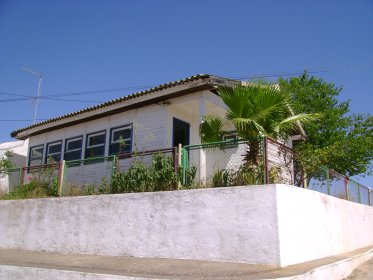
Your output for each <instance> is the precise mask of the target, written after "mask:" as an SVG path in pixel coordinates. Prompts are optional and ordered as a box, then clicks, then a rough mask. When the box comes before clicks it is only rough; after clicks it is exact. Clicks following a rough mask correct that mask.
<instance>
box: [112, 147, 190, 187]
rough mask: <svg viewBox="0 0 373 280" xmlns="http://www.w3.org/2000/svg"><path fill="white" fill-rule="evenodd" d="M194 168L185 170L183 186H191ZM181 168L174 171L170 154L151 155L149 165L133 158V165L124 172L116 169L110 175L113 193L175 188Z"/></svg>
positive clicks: (179, 179) (179, 178) (180, 176)
mask: <svg viewBox="0 0 373 280" xmlns="http://www.w3.org/2000/svg"><path fill="white" fill-rule="evenodd" d="M195 174H196V168H195V167H193V168H190V169H189V170H187V174H186V175H187V176H186V184H185V187H186V188H189V187H191V185H192V183H193V180H194V177H195ZM181 178H182V172H181V170H180V171H179V172H178V173H176V172H175V170H174V163H173V158H172V156H169V157H167V156H165V155H164V154H162V153H158V154H155V155H153V158H152V162H151V165H150V166H146V165H145V164H144V163H143V162H142V161H141V160H140V159H138V158H135V160H134V163H133V165H132V166H131V167H130V168H129V169H128V170H127V171H124V172H120V171H117V172H115V173H114V174H113V176H112V192H113V193H132V192H153V191H170V190H176V189H177V187H178V182H179V181H181Z"/></svg>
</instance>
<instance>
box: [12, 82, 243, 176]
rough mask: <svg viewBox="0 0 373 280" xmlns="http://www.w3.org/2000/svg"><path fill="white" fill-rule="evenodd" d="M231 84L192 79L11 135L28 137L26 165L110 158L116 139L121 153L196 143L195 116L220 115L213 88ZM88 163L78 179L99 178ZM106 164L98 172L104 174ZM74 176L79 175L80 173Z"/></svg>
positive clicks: (223, 109)
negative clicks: (122, 146)
mask: <svg viewBox="0 0 373 280" xmlns="http://www.w3.org/2000/svg"><path fill="white" fill-rule="evenodd" d="M232 83H239V82H238V81H234V80H229V79H225V78H220V77H216V76H212V75H196V76H192V77H189V78H186V79H183V80H179V81H175V82H171V83H166V84H162V85H159V86H157V87H154V88H151V89H149V90H145V91H141V92H137V93H134V94H130V95H128V96H125V97H121V98H118V99H114V100H110V101H108V102H105V103H102V104H100V105H96V106H93V107H89V108H86V109H83V110H80V111H77V112H73V113H70V114H66V115H64V116H61V117H56V118H52V119H49V120H47V121H43V122H40V123H36V124H33V125H30V126H28V127H25V128H22V129H18V130H16V131H13V132H12V133H11V136H12V137H15V138H17V139H19V140H26V139H29V150H28V154H27V165H29V166H33V165H40V164H45V163H47V162H49V160H50V158H53V159H54V160H55V161H57V162H58V161H61V160H80V159H88V158H91V157H102V156H110V155H114V154H116V153H118V151H119V149H120V144H119V142H118V140H119V138H120V137H122V138H123V139H124V141H125V146H124V149H122V152H131V151H140V152H141V151H146V150H154V149H163V148H171V147H174V146H177V145H178V144H179V143H180V144H182V145H188V144H199V143H201V142H200V136H199V127H200V122H201V117H202V116H204V115H219V116H224V115H225V112H226V107H225V104H224V103H223V102H222V100H221V99H220V97H219V96H218V94H217V92H216V88H217V86H218V85H222V84H232ZM101 164H105V163H101ZM93 165H95V164H92V165H90V167H88V166H87V167H86V168H85V169H86V171H87V173H86V174H85V176H84V177H85V178H88V177H90V178H89V180H91V181H92V177H95V176H96V177H97V180H99V178H101V177H102V175H103V174H98V173H100V172H98V170H99V168H98V167H97V166H96V167H93ZM110 166H111V164H106V167H105V168H104V169H105V170H106V171H105V174H106V175H108V174H107V173H108V172H109V169H110ZM101 169H103V168H102V167H101ZM76 170H77V169H76ZM88 170H89V171H88ZM72 172H73V171H72ZM76 172H77V174H76V176H79V177H83V176H82V173H81V172H82V170H80V171H76ZM78 173H79V174H78ZM70 176H72V174H71V172H70ZM97 180H96V181H97ZM93 181H95V180H93Z"/></svg>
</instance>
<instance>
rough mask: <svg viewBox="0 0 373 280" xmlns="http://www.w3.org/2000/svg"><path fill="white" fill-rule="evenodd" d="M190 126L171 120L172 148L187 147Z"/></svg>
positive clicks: (177, 120) (174, 119)
mask: <svg viewBox="0 0 373 280" xmlns="http://www.w3.org/2000/svg"><path fill="white" fill-rule="evenodd" d="M189 130H190V124H189V123H187V122H184V121H182V120H179V119H176V118H173V134H172V146H173V147H175V146H177V145H179V144H181V145H183V146H185V145H189V134H190V131H189Z"/></svg>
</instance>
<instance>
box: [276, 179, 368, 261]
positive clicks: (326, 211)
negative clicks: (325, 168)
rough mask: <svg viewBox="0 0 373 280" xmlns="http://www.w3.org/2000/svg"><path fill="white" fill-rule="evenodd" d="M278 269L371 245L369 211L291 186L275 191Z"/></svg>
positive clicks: (331, 197) (283, 186) (342, 200)
mask: <svg viewBox="0 0 373 280" xmlns="http://www.w3.org/2000/svg"><path fill="white" fill-rule="evenodd" d="M277 215H278V223H279V238H280V252H281V265H282V266H287V265H290V264H293V263H295V262H306V261H309V260H313V259H319V258H324V257H328V256H331V255H338V254H341V253H345V252H349V251H353V250H355V249H358V248H363V247H367V246H371V245H373V207H370V206H365V205H362V204H358V203H353V202H350V201H347V200H344V199H339V198H336V197H333V196H328V195H325V194H322V193H319V192H316V191H311V190H305V189H302V188H297V187H293V186H285V185H282V186H281V187H279V188H277Z"/></svg>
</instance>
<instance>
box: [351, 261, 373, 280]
mask: <svg viewBox="0 0 373 280" xmlns="http://www.w3.org/2000/svg"><path fill="white" fill-rule="evenodd" d="M345 280H373V259H371V260H370V261H368V262H366V263H365V264H363V265H361V266H359V267H358V268H357V269H356V270H355V271H354V272H353V273H352V274H351V275H350V276H349V277H347V278H345Z"/></svg>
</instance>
